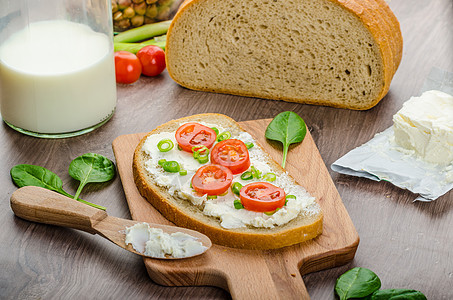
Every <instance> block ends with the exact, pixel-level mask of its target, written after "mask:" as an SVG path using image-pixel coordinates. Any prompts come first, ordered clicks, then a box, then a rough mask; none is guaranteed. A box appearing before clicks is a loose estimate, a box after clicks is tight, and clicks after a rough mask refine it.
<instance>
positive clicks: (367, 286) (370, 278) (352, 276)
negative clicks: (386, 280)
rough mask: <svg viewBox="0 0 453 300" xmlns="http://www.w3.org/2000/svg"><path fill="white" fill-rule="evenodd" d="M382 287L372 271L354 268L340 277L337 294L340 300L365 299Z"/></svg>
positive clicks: (336, 287) (336, 289)
mask: <svg viewBox="0 0 453 300" xmlns="http://www.w3.org/2000/svg"><path fill="white" fill-rule="evenodd" d="M380 287H381V280H380V279H379V277H378V276H377V275H376V274H375V273H374V272H373V271H371V270H369V269H366V268H353V269H351V270H349V271H347V272H345V273H344V274H343V275H341V276H340V277H338V279H337V283H336V284H335V293H336V294H337V295H338V296H339V297H340V300H346V299H351V298H363V297H366V296H368V295H370V294H372V293H373V292H374V291H376V290H378V289H379V288H380Z"/></svg>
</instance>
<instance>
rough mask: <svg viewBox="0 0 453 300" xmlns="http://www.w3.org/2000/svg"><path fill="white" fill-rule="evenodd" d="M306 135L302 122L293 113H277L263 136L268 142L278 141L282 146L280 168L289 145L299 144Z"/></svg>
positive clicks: (283, 165)
mask: <svg viewBox="0 0 453 300" xmlns="http://www.w3.org/2000/svg"><path fill="white" fill-rule="evenodd" d="M306 134H307V126H306V125H305V122H304V120H303V119H302V118H301V117H300V116H299V115H298V114H296V113H295V112H292V111H285V112H282V113H279V114H278V115H277V116H276V117H275V118H274V119H273V120H272V121H271V122H270V123H269V125H268V126H267V128H266V133H265V136H266V138H268V139H269V140H274V141H279V142H281V143H282V144H283V161H282V167H283V168H284V167H285V164H286V155H287V154H288V148H289V145H291V144H293V143H300V142H302V141H303V140H304V138H305V135H306Z"/></svg>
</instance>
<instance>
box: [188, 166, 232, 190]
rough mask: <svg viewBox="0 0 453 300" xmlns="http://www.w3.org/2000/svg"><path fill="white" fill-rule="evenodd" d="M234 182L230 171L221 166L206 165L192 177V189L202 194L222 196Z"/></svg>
mask: <svg viewBox="0 0 453 300" xmlns="http://www.w3.org/2000/svg"><path fill="white" fill-rule="evenodd" d="M232 181H233V173H231V171H230V169H228V168H226V167H223V166H220V165H205V166H202V167H201V168H199V169H198V170H197V172H196V173H195V175H193V177H192V187H193V189H194V190H195V191H197V192H198V193H200V194H208V195H220V194H223V193H224V192H226V191H227V190H228V188H229V187H230V185H231V182H232Z"/></svg>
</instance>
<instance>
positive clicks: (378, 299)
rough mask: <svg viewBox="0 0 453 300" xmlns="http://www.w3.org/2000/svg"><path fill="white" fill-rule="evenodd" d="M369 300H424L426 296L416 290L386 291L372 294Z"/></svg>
mask: <svg viewBox="0 0 453 300" xmlns="http://www.w3.org/2000/svg"><path fill="white" fill-rule="evenodd" d="M370 300H426V296H425V295H423V294H422V293H421V292H419V291H416V290H408V289H388V290H379V291H376V292H374V293H373V294H372V295H371V297H370Z"/></svg>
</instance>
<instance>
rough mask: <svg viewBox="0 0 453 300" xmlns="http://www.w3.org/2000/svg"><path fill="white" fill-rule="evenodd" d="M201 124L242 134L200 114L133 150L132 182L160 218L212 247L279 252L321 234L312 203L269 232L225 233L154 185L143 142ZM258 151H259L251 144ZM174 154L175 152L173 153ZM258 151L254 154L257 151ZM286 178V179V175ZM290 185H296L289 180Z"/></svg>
mask: <svg viewBox="0 0 453 300" xmlns="http://www.w3.org/2000/svg"><path fill="white" fill-rule="evenodd" d="M189 121H190V122H204V123H207V124H217V125H218V126H219V127H223V128H228V130H229V131H230V132H231V134H232V135H233V136H235V135H239V134H240V133H241V132H243V131H244V130H243V129H242V128H241V127H240V126H239V125H238V123H236V122H235V121H234V120H232V119H231V118H229V117H227V116H224V115H219V114H200V115H194V116H190V117H186V118H182V119H178V120H173V121H170V122H168V123H165V124H163V125H161V126H159V127H157V128H156V129H154V130H153V131H151V132H150V133H149V134H147V135H146V136H145V137H144V138H143V139H142V140H141V141H140V143H139V145H138V146H137V148H136V150H135V153H134V159H133V174H134V180H135V183H136V185H137V188H138V190H139V191H140V193H141V195H142V196H143V197H145V198H146V199H147V200H148V201H149V202H150V203H151V204H152V205H153V206H154V207H155V208H156V209H157V210H158V211H159V212H160V213H161V214H162V215H163V216H164V217H166V218H167V219H168V220H170V221H171V222H173V223H175V224H176V225H178V226H181V227H186V228H190V229H194V230H197V231H199V232H202V233H204V234H206V235H207V236H209V238H210V239H211V240H212V241H213V243H216V244H219V245H223V246H228V247H235V248H244V249H274V248H281V247H285V246H289V245H293V244H297V243H301V242H303V241H306V240H309V239H312V238H315V237H316V236H318V235H319V234H321V233H322V218H323V217H322V212H321V209H320V206H319V204H318V203H317V202H316V201H314V202H313V203H311V204H310V205H308V206H307V207H305V208H304V209H303V210H302V211H301V213H300V214H299V215H298V216H297V217H296V218H294V219H292V220H291V221H289V222H288V223H286V224H283V225H279V226H275V227H273V228H263V227H253V226H247V227H245V228H244V227H242V228H233V229H225V228H223V227H222V226H221V225H220V224H221V222H220V220H219V219H218V218H216V217H211V216H207V215H205V214H203V208H202V207H200V206H197V205H193V204H192V203H191V202H190V201H189V200H186V199H181V198H179V197H174V196H172V195H171V194H170V193H169V190H168V188H166V187H163V186H159V185H158V184H157V183H156V180H155V179H156V178H155V175H153V174H151V173H150V172H149V171H148V170H147V169H146V161H148V160H150V159H151V157H150V155H149V154H147V153H146V152H145V151H144V150H143V145H144V144H145V141H146V140H147V138H148V137H149V136H151V135H154V134H159V133H162V132H171V133H172V134H174V132H176V130H177V128H178V127H179V126H180V124H182V123H185V122H189ZM254 144H255V146H254V147H257V148H258V149H261V150H262V147H261V146H260V145H258V143H256V142H255V143H254ZM176 151H177V150H176ZM257 151H258V150H257ZM262 151H263V152H264V150H262ZM263 157H264V158H263V160H265V161H267V162H268V163H269V165H271V166H272V168H273V170H274V173H275V174H276V175H277V177H278V176H282V174H284V173H285V170H284V169H282V167H281V166H280V165H279V164H278V163H277V162H275V161H274V160H272V158H271V157H270V156H269V155H268V154H267V153H264V156H263ZM286 176H287V175H286ZM289 178H290V180H291V183H292V184H297V183H296V181H295V180H294V179H293V178H292V177H289Z"/></svg>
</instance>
